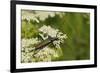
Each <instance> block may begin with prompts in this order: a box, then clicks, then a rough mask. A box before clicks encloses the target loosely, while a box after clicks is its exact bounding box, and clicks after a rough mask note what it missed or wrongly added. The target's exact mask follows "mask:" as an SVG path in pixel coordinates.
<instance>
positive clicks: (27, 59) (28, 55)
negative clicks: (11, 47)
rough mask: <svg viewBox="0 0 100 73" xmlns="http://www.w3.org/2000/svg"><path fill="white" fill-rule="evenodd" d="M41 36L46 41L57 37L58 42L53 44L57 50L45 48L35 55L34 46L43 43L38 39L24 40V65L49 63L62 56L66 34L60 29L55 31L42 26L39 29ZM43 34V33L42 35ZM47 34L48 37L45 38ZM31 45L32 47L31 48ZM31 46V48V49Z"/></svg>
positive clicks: (22, 53)
mask: <svg viewBox="0 0 100 73" xmlns="http://www.w3.org/2000/svg"><path fill="white" fill-rule="evenodd" d="M39 31H40V33H39V35H40V36H41V37H42V38H43V39H44V40H45V39H48V37H49V36H50V37H52V38H53V37H57V38H58V40H55V41H54V42H53V44H54V45H55V47H56V48H57V49H56V50H55V49H54V48H55V47H54V48H51V47H50V46H45V47H44V48H43V49H41V50H40V51H38V53H36V54H34V53H35V46H34V44H38V43H40V42H41V41H40V40H39V39H38V38H30V39H22V42H21V43H22V49H21V62H22V63H31V62H47V61H52V59H54V58H59V57H60V56H61V54H62V50H61V47H60V44H61V43H63V42H64V39H66V38H67V36H66V35H65V34H63V33H62V32H60V31H59V30H58V29H54V28H52V27H50V26H46V25H44V26H42V27H41V28H40V29H39ZM41 32H42V33H41ZM45 34H46V35H47V36H45ZM30 45H31V46H30ZM29 46H30V47H29Z"/></svg>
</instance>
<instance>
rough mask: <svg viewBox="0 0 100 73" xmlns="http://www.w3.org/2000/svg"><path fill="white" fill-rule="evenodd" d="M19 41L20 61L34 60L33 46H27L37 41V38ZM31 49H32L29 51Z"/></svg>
mask: <svg viewBox="0 0 100 73" xmlns="http://www.w3.org/2000/svg"><path fill="white" fill-rule="evenodd" d="M21 43H22V48H21V62H22V63H28V62H35V59H34V58H33V54H34V49H35V47H28V46H30V45H32V44H33V45H34V44H37V43H39V41H38V39H37V38H31V39H22V41H21ZM31 50H33V51H32V52H30V51H31Z"/></svg>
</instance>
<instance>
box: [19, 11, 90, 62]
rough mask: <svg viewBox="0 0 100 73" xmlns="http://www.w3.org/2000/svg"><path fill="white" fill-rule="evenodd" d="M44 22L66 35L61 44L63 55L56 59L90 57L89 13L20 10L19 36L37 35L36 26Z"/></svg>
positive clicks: (38, 26)
mask: <svg viewBox="0 0 100 73" xmlns="http://www.w3.org/2000/svg"><path fill="white" fill-rule="evenodd" d="M37 20H38V21H37ZM44 24H45V25H50V26H51V27H53V28H57V29H59V30H60V31H61V32H63V33H64V34H66V35H67V36H68V38H67V39H66V40H65V41H64V43H63V44H61V48H62V51H63V56H61V57H60V58H59V59H57V60H61V61H62V60H86V59H90V14H89V13H82V12H80V13H78V12H50V11H33V10H22V31H21V38H32V37H36V36H38V28H40V27H41V26H43V25H44Z"/></svg>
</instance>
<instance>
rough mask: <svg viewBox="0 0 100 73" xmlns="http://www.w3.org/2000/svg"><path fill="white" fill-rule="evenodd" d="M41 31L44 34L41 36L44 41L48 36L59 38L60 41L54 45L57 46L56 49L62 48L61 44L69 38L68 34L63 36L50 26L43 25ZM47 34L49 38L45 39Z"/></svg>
mask: <svg viewBox="0 0 100 73" xmlns="http://www.w3.org/2000/svg"><path fill="white" fill-rule="evenodd" d="M39 31H40V32H42V34H40V36H41V37H42V38H43V39H46V38H48V36H50V37H56V38H58V39H59V40H56V41H54V42H53V44H54V45H55V46H56V48H60V43H63V42H64V39H66V38H67V36H66V34H63V33H62V32H60V31H59V30H58V29H54V28H52V27H50V26H46V25H43V26H42V27H41V28H40V29H39ZM45 34H47V36H45V37H44V35H45Z"/></svg>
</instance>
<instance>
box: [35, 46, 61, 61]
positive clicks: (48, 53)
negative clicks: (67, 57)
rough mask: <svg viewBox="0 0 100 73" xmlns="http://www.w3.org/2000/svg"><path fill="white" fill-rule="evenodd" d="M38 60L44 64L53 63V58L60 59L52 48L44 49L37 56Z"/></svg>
mask: <svg viewBox="0 0 100 73" xmlns="http://www.w3.org/2000/svg"><path fill="white" fill-rule="evenodd" d="M35 57H36V58H38V61H39V62H40V61H42V62H48V61H52V58H53V57H54V58H58V57H59V54H58V53H57V52H56V51H55V50H54V49H53V48H50V47H48V46H47V47H44V49H42V50H41V51H39V52H38V53H37V54H36V55H35Z"/></svg>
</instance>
